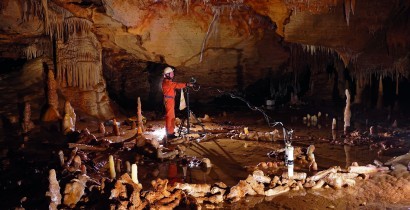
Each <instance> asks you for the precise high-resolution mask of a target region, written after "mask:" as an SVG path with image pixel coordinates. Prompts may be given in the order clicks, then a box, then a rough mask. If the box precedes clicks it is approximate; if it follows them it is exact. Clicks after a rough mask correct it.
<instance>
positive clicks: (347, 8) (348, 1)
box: [345, 0, 351, 26]
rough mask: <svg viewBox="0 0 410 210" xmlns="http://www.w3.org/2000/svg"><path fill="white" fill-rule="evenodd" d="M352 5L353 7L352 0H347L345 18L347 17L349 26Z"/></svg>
mask: <svg viewBox="0 0 410 210" xmlns="http://www.w3.org/2000/svg"><path fill="white" fill-rule="evenodd" d="M350 7H351V4H350V0H345V18H346V23H347V26H349V21H350V11H351V8H350Z"/></svg>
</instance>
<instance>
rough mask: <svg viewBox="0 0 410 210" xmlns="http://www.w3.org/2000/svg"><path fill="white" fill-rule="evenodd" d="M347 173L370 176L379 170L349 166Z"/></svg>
mask: <svg viewBox="0 0 410 210" xmlns="http://www.w3.org/2000/svg"><path fill="white" fill-rule="evenodd" d="M347 171H348V172H349V173H357V174H370V173H376V172H377V171H378V170H377V168H376V167H370V166H349V168H348V169H347Z"/></svg>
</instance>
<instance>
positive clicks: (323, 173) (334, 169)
mask: <svg viewBox="0 0 410 210" xmlns="http://www.w3.org/2000/svg"><path fill="white" fill-rule="evenodd" d="M338 171H340V167H331V168H329V169H327V170H324V171H319V172H317V173H316V174H315V175H313V176H310V177H308V178H307V179H306V182H309V181H318V180H320V179H322V178H323V177H325V176H327V175H328V174H329V173H337V172H338Z"/></svg>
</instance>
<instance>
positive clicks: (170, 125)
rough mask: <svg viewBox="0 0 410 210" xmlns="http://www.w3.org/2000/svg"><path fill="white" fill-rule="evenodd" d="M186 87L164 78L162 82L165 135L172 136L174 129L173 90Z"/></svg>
mask: <svg viewBox="0 0 410 210" xmlns="http://www.w3.org/2000/svg"><path fill="white" fill-rule="evenodd" d="M184 87H186V84H185V83H179V82H173V81H172V80H170V79H167V78H164V80H163V81H162V93H163V94H164V104H165V129H166V130H167V134H174V129H175V89H182V88H184Z"/></svg>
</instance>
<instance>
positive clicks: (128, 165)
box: [125, 160, 131, 174]
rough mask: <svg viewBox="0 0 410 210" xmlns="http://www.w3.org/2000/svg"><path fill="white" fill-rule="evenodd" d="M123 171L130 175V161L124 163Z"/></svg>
mask: <svg viewBox="0 0 410 210" xmlns="http://www.w3.org/2000/svg"><path fill="white" fill-rule="evenodd" d="M125 169H126V172H127V173H129V174H130V173H131V163H130V161H128V160H127V161H125Z"/></svg>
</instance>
